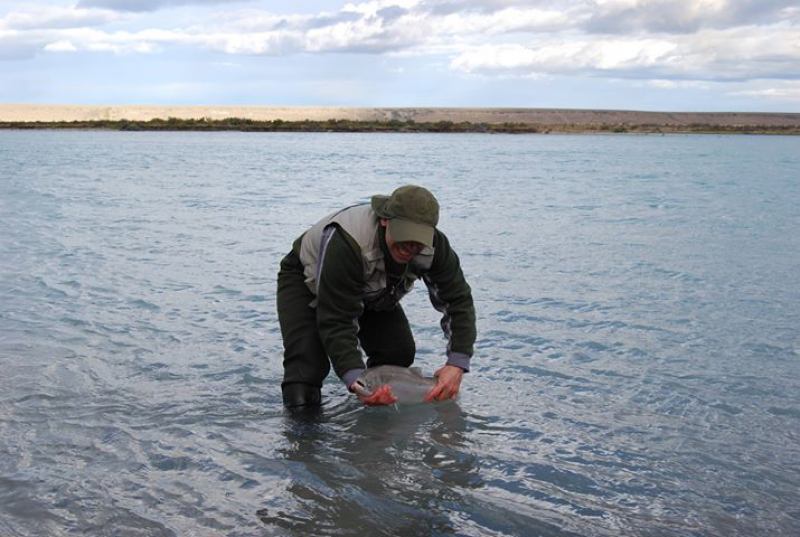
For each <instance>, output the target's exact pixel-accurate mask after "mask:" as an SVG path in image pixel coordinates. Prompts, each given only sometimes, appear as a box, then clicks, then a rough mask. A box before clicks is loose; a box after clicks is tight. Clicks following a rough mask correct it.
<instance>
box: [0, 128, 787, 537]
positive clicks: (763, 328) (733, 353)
mask: <svg viewBox="0 0 800 537" xmlns="http://www.w3.org/2000/svg"><path fill="white" fill-rule="evenodd" d="M798 176H800V138H796V137H780V138H778V137H769V138H767V137H718V136H713V137H701V136H665V137H657V138H656V137H648V136H555V137H554V136H525V137H514V136H481V135H465V136H461V135H454V136H426V135H413V136H409V135H390V134H387V135H327V134H308V135H302V134H280V135H271V134H269V135H253V134H250V135H245V134H238V133H95V132H91V133H90V132H41V131H40V132H11V131H0V535H20V536H33V535H52V536H62V535H74V534H87V535H148V536H163V535H198V536H218V535H236V536H244V535H253V536H260V535H276V536H283V535H287V534H288V535H300V534H303V535H355V534H358V535H370V534H376V535H406V534H408V535H467V536H469V535H475V536H484V535H491V536H495V535H496V536H501V535H502V536H518V535H544V536H553V537H555V536H567V535H581V536H617V535H631V536H634V535H635V536H637V537H639V536H672V535H697V536H703V537H717V536H719V537H723V536H724V537H731V536H734V537H735V536H739V537H745V536H746V537H750V536H753V535H771V536H779V537H783V536H792V537H793V536H794V535H797V534H798V533H800V510H799V509H798V508H797V505H799V504H800V495H799V494H798V490H800V489H799V488H798V484H799V483H800V466H798V462H797V461H800V447H799V446H800V442H798V438H800V380H799V379H800V369H799V368H800V360H799V359H798V358H800V357H799V356H798V352H800V351H798V344H799V343H800V340H799V339H798V329H797V322H796V319H797V318H798V317H800V286H798V285H797V284H796V280H797V274H798V273H800V265H798V255H797V252H800V233H797V230H798V229H800V205H798V204H797V203H796V200H797V199H800V183H799V182H798V181H797V177H798ZM407 182H417V183H422V184H424V185H426V186H428V187H430V188H431V189H432V190H433V191H434V192H435V193H436V194H437V195H438V196H439V197H440V198H441V200H442V206H443V210H442V221H441V226H442V228H443V229H444V230H445V231H446V232H447V234H448V237H449V238H450V239H451V242H452V243H453V244H454V246H455V247H456V249H457V250H458V252H459V255H460V257H461V259H462V262H463V265H464V270H465V272H466V274H467V275H468V278H469V281H470V284H471V285H472V288H473V293H474V296H475V300H476V309H477V315H478V328H479V339H478V342H477V349H476V357H475V360H474V362H473V366H474V367H473V369H472V371H471V372H470V373H469V374H468V375H467V376H466V377H465V379H464V384H463V387H462V388H463V389H462V395H461V398H460V400H459V401H458V403H457V404H444V405H438V406H433V407H428V406H417V407H408V408H401V409H399V410H396V409H392V408H386V409H372V408H363V407H361V406H360V405H359V404H358V402H357V401H355V399H354V398H352V397H351V396H349V395H348V394H347V393H346V392H345V390H343V389H342V387H341V386H340V383H339V382H338V381H337V380H336V379H333V378H330V379H329V381H328V384H326V386H325V388H324V394H325V397H326V400H327V403H326V405H325V407H324V409H323V411H322V412H321V413H318V414H314V415H305V416H297V415H288V414H287V413H286V412H285V411H284V410H283V408H282V407H281V397H280V389H279V384H280V378H281V374H282V370H281V343H280V336H279V329H278V323H277V320H276V314H275V303H274V289H275V275H276V272H277V264H278V262H279V260H280V258H281V257H282V255H283V254H284V253H285V251H286V249H287V248H288V245H289V244H291V242H292V241H293V240H294V238H296V236H297V235H298V234H299V233H301V232H302V231H303V230H304V229H305V228H306V226H308V225H309V224H311V223H313V222H314V221H315V220H316V219H317V218H319V217H320V216H321V215H323V214H327V213H328V212H330V211H332V210H334V209H336V208H340V207H342V206H344V205H346V204H350V203H353V202H356V201H359V200H366V199H367V198H368V197H369V196H370V195H372V194H376V193H387V192H390V191H391V190H393V188H394V187H396V186H397V185H398V184H400V183H407ZM365 185H368V186H367V187H365ZM365 188H366V189H367V190H365ZM404 306H405V310H406V312H407V314H408V316H409V319H410V322H411V323H412V328H413V330H414V334H415V338H416V342H417V349H418V353H419V354H418V356H417V364H418V365H420V366H421V367H422V368H423V369H424V370H425V371H426V372H427V373H429V374H430V373H432V372H433V371H435V369H436V368H438V367H439V366H440V365H441V363H442V362H443V352H444V348H443V346H444V342H443V339H442V336H441V330H440V329H439V327H438V321H439V319H438V314H436V312H434V311H433V309H432V308H431V307H430V305H429V304H428V303H427V297H426V296H425V293H424V292H415V293H412V294H411V295H410V296H409V297H408V299H407V301H406V302H405V303H404Z"/></svg>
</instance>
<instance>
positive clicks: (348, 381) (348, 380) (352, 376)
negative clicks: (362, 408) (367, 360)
mask: <svg viewBox="0 0 800 537" xmlns="http://www.w3.org/2000/svg"><path fill="white" fill-rule="evenodd" d="M363 372H364V369H351V370H349V371H346V372H345V374H344V375H342V381H343V382H344V385H345V386H347V389H348V390H349V389H350V386H352V385H353V383H354V382H355V381H356V379H357V378H358V377H360V376H361V373H363Z"/></svg>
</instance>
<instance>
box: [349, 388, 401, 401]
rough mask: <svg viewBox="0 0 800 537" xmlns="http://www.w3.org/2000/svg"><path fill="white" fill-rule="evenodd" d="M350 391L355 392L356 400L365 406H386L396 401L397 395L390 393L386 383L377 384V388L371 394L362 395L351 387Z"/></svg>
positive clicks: (390, 390) (390, 389)
mask: <svg viewBox="0 0 800 537" xmlns="http://www.w3.org/2000/svg"><path fill="white" fill-rule="evenodd" d="M351 391H353V392H355V393H356V395H357V396H358V400H359V401H361V402H362V403H364V404H365V405H367V406H386V405H393V404H395V403H396V402H397V397H395V396H394V395H392V388H391V386H389V385H388V384H384V385H383V386H379V387H378V389H376V390H375V391H374V392H372V395H362V394H360V393H358V392H357V391H356V390H355V388H353V387H351Z"/></svg>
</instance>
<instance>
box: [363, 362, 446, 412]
mask: <svg viewBox="0 0 800 537" xmlns="http://www.w3.org/2000/svg"><path fill="white" fill-rule="evenodd" d="M437 382H438V381H437V379H436V377H424V376H422V371H421V370H420V368H418V367H399V366H396V365H379V366H376V367H370V368H369V369H367V370H366V371H364V372H363V373H361V375H359V376H358V378H357V379H356V382H355V390H356V391H357V392H358V393H360V394H361V395H365V396H370V395H372V393H373V392H374V391H375V390H377V389H378V388H379V387H380V386H383V385H385V384H388V385H389V386H390V387H391V388H392V395H394V396H395V397H396V398H397V402H398V403H402V404H409V403H421V402H422V400H423V399H424V398H425V396H426V395H428V393H429V392H430V391H431V389H432V388H433V387H434V386H436V383H437Z"/></svg>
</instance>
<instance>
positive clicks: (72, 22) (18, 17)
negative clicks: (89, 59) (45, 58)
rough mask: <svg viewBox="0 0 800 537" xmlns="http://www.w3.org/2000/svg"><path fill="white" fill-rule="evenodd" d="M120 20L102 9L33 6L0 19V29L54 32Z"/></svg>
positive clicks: (116, 15) (115, 14) (110, 12)
mask: <svg viewBox="0 0 800 537" xmlns="http://www.w3.org/2000/svg"><path fill="white" fill-rule="evenodd" d="M118 20H121V17H120V15H119V14H117V13H114V12H113V11H107V10H102V9H73V8H65V7H60V6H33V7H29V8H27V9H26V10H23V11H12V12H10V13H7V14H5V15H3V16H2V17H0V28H7V29H13V30H54V29H63V28H83V27H87V26H101V25H104V24H108V23H111V22H115V21H118Z"/></svg>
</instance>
